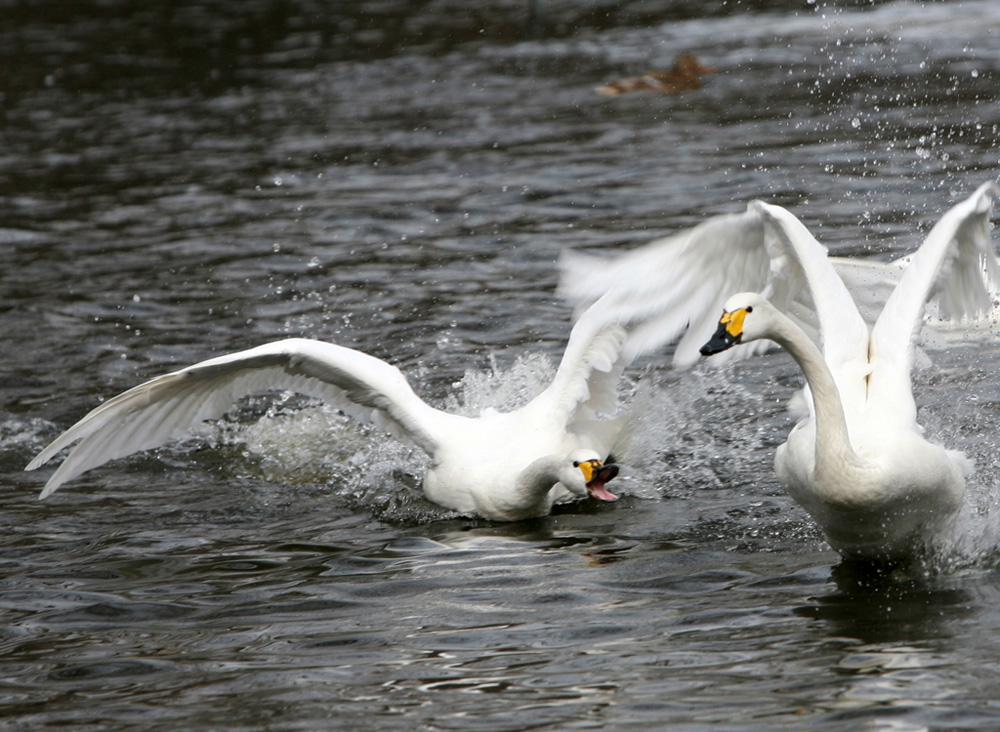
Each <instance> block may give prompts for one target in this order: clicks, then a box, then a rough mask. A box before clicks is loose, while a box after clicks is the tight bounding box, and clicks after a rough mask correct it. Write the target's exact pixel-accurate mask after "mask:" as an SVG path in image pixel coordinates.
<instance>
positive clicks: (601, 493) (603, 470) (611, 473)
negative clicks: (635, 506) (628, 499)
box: [580, 460, 618, 501]
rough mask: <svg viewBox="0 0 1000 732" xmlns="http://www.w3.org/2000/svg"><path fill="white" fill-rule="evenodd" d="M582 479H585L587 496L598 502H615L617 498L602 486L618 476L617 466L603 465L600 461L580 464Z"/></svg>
mask: <svg viewBox="0 0 1000 732" xmlns="http://www.w3.org/2000/svg"><path fill="white" fill-rule="evenodd" d="M580 469H581V470H583V474H584V477H586V478H587V495H589V496H590V497H591V498H594V499H597V500H598V501H617V500H618V496H616V495H615V494H614V493H612V492H611V491H609V490H608V489H607V488H605V487H604V486H605V485H606V484H607V483H608V482H610V481H611V480H612V479H614V477H615V476H616V475H618V466H617V465H605V464H604V463H602V462H601V461H600V460H590V461H588V462H585V463H582V464H581V465H580Z"/></svg>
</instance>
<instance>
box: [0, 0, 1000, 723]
mask: <svg viewBox="0 0 1000 732" xmlns="http://www.w3.org/2000/svg"><path fill="white" fill-rule="evenodd" d="M159 5H161V4H151V5H149V6H148V7H147V5H144V4H140V3H131V2H126V1H125V0H109V1H108V2H101V3H96V2H83V3H75V4H65V3H55V2H41V3H31V4H25V3H12V2H2V3H0V111H2V116H0V313H2V316H0V317H2V319H0V323H2V329H0V337H2V339H3V347H2V348H0V375H2V378H0V481H2V483H3V490H2V492H0V501H2V505H0V522H2V524H0V525H2V536H0V619H2V620H0V729H2V730H8V729H9V730H21V729H25V730H27V729H31V730H37V729H48V728H61V729H73V730H85V731H98V730H130V729H136V730H138V729H142V730H148V729H156V730H192V729H198V730H202V729H203V730H265V729H266V730H330V729H345V730H361V729H365V730H368V729H371V730H408V731H412V730H428V731H431V730H434V731H437V730H460V731H463V732H470V731H478V730H483V731H486V730H489V731H497V732H500V731H511V732H513V731H515V730H526V729H532V730H596V729H600V730H664V729H669V730H684V731H689V730H690V731H694V730H698V731H701V730H712V732H719V731H720V730H738V731H740V732H746V731H749V730H774V729H796V730H811V731H812V730H894V731H899V730H903V731H910V730H956V729H977V730H993V729H997V728H1000V696H998V683H997V678H998V673H1000V509H998V506H997V498H998V496H1000V480H998V478H997V468H998V466H1000V458H998V456H997V444H998V439H1000V438H998V435H1000V379H998V376H997V368H998V367H997V363H998V360H997V359H998V357H1000V346H998V344H997V343H996V342H994V341H991V340H990V339H985V340H979V341H977V342H972V343H964V342H962V341H960V340H956V342H955V343H954V344H952V345H950V346H949V347H948V348H947V349H943V350H939V351H936V352H934V353H932V354H931V355H932V358H933V360H934V367H933V368H931V369H928V370H925V371H921V372H919V373H918V374H917V375H916V377H915V382H916V389H917V398H918V406H919V409H920V417H921V421H922V423H923V424H924V425H925V426H926V427H927V431H928V434H929V435H930V436H931V437H933V438H934V439H937V440H940V441H942V442H944V443H946V444H947V445H948V446H950V447H955V448H959V449H963V450H966V451H967V453H968V454H969V455H970V456H971V457H972V458H973V459H974V460H975V462H976V464H977V472H976V473H975V475H974V476H973V478H972V480H971V483H970V487H969V495H968V500H967V506H966V507H965V508H964V509H963V511H962V512H961V514H960V516H959V517H958V518H957V519H956V520H955V522H954V525H953V526H952V527H950V530H949V532H948V533H947V535H946V536H944V537H943V538H941V539H940V540H939V541H937V542H935V544H934V545H933V546H932V547H931V549H930V550H929V552H928V555H927V557H925V558H924V561H923V562H922V563H921V564H920V565H919V566H918V567H916V568H914V569H913V570H911V571H909V572H907V573H894V574H889V575H884V574H879V573H876V572H874V571H872V570H870V569H865V568H863V567H856V566H851V565H846V564H844V563H841V562H840V561H839V558H838V556H837V555H836V554H835V553H834V552H832V551H831V550H830V549H829V547H828V546H827V545H826V544H825V542H824V541H823V538H822V536H821V534H820V533H819V532H818V531H817V529H816V528H815V526H814V525H813V524H812V522H811V521H810V520H809V518H808V517H807V516H806V515H805V513H804V512H803V511H802V510H801V509H799V508H798V507H797V506H796V504H794V502H792V501H791V500H790V499H789V498H788V497H787V496H786V495H785V494H784V493H783V491H782V490H781V488H780V487H779V486H778V484H777V482H776V480H775V477H774V474H773V469H772V466H771V461H772V458H773V453H774V448H775V447H776V446H777V445H778V444H780V443H781V442H782V441H783V439H784V436H785V435H786V434H787V431H788V429H789V427H790V425H791V422H790V420H789V418H788V416H787V415H786V414H785V411H784V408H785V401H786V399H787V398H788V397H790V396H791V394H792V392H793V390H794V389H795V388H796V387H797V386H798V385H799V384H800V383H801V377H800V374H799V372H798V370H797V369H796V368H795V367H794V364H793V363H792V362H791V359H790V358H789V357H788V356H787V355H786V354H783V353H780V352H778V353H772V354H769V355H766V356H764V357H761V358H759V359H756V360H754V361H752V362H749V363H745V364H742V365H739V366H737V367H735V368H733V369H732V370H729V371H722V372H720V371H717V370H713V369H711V368H706V367H704V366H700V367H699V368H697V369H695V370H694V371H692V372H689V373H684V374H678V373H674V372H673V371H671V370H670V369H669V367H668V366H667V364H668V362H669V353H668V352H664V353H663V354H659V355H657V356H656V357H654V358H650V359H648V360H646V361H645V362H643V363H641V364H638V365H637V367H636V368H635V369H634V370H633V371H632V372H631V373H630V374H629V384H628V385H626V386H627V387H628V388H627V389H626V391H627V392H628V395H627V396H628V397H629V399H630V400H631V401H630V403H631V405H632V406H631V416H630V422H629V430H628V434H629V436H630V439H629V441H628V443H627V444H626V445H625V446H623V448H622V451H621V454H620V455H619V456H618V457H619V459H620V461H621V462H622V463H623V465H624V466H625V471H624V472H623V475H622V476H621V477H620V478H619V479H618V480H617V481H616V483H615V484H613V486H612V487H613V488H616V490H618V491H620V492H621V493H622V494H623V498H622V499H621V500H620V501H619V502H617V503H616V504H601V505H596V504H590V503H583V504H574V505H572V506H568V507H565V508H561V509H559V510H558V511H557V512H556V514H555V515H553V516H551V517H549V518H546V519H543V520H536V521H531V522H524V523H516V524H509V525H503V524H493V523H489V522H485V521H478V520H472V519H467V518H462V517H456V516H454V515H451V514H449V513H448V512H447V511H444V510H442V509H440V508H437V507H435V506H433V505H431V504H429V503H427V502H426V501H424V500H423V499H422V498H421V497H420V492H419V480H420V475H421V473H422V470H423V468H424V467H425V465H426V460H425V458H423V457H422V456H421V455H419V454H417V453H416V452H414V451H413V450H411V449H409V448H406V447H403V446H401V445H399V444H397V443H395V442H393V441H392V440H391V439H390V438H388V437H386V436H383V435H382V434H381V433H379V432H378V431H377V430H365V429H358V428H356V427H355V426H354V425H353V424H352V423H350V422H348V421H347V420H346V419H345V418H343V417H341V416H340V415H338V414H337V413H335V412H333V411H331V410H329V409H326V408H324V407H322V406H321V405H317V404H314V403H311V402H308V401H305V400H301V399H298V398H289V397H287V396H281V397H275V396H274V395H270V396H267V395H265V396H261V397H260V398H254V399H252V400H250V401H249V402H248V403H247V404H245V405H243V406H241V407H240V408H239V409H238V410H236V411H235V412H234V413H233V414H232V415H230V416H229V417H228V418H227V419H225V420H223V421H222V422H220V423H218V424H216V425H209V426H206V427H204V428H203V429H201V430H200V431H199V432H198V434H196V435H193V436H192V437H191V438H190V439H186V440H183V441H180V442H176V443H173V444H171V445H169V446H167V447H165V448H163V449H160V450H157V451H155V452H152V453H148V454H141V455H137V456H133V457H131V458H128V459H124V460H120V461H115V462H112V463H111V464H109V465H107V466H104V467H103V468H100V469H96V470H93V471H91V472H89V473H87V474H85V475H84V476H82V477H81V478H80V479H78V480H76V481H74V482H72V483H71V484H69V485H67V486H65V487H63V488H62V489H61V490H60V491H59V492H58V493H57V494H55V495H54V496H53V497H52V498H50V499H47V500H46V501H38V500H37V494H38V492H39V491H40V489H41V486H42V484H43V483H44V480H45V478H46V476H47V475H49V474H50V472H49V470H48V469H46V470H43V471H39V472H38V473H24V472H22V468H23V466H24V465H25V464H26V463H27V462H28V461H29V460H30V459H31V457H32V456H34V454H35V453H37V451H38V450H40V449H41V448H42V447H43V446H44V445H45V444H47V443H48V442H49V441H50V440H51V439H53V438H54V437H55V436H56V435H58V434H59V433H60V432H61V431H62V430H63V429H65V428H67V427H68V426H70V425H71V424H72V423H73V422H74V421H75V420H76V419H78V418H79V417H81V416H82V415H83V414H84V413H86V412H87V411H88V410H90V409H91V408H93V407H94V406H96V405H97V404H99V403H100V401H101V400H103V399H106V398H108V397H110V396H113V395H114V394H116V393H118V392H120V391H123V390H125V389H127V388H129V387H130V386H133V385H135V384H137V383H139V382H140V381H142V380H144V379H147V378H150V377H153V376H156V375H159V374H161V373H164V372H166V371H169V370H173V369H175V368H178V367H181V366H184V365H188V364H190V363H194V362H196V361H198V360H201V359H204V358H208V357H211V356H214V355H219V354H223V353H227V352H231V351H235V350H239V349H242V348H246V347H250V346H253V345H258V344H260V343H263V342H267V341H270V340H275V339H278V338H282V337H286V336H289V335H301V336H308V337H316V338H323V339H327V340H332V341H336V342H338V343H341V344H344V345H347V346H352V347H356V348H360V349H362V350H364V351H366V352H368V353H371V354H373V355H375V356H378V357H381V358H384V359H387V360H390V361H392V362H393V363H395V364H397V365H399V366H400V367H401V368H402V369H403V370H404V372H405V373H406V374H407V375H408V377H409V378H410V379H411V381H412V383H413V384H414V387H415V389H416V391H417V392H418V393H419V394H421V395H422V396H424V397H425V398H426V399H427V400H428V401H430V402H432V403H434V404H437V405H441V406H451V407H453V408H456V409H470V410H471V409H475V408H478V407H479V406H482V405H497V406H501V407H509V406H511V405H513V404H515V403H518V402H519V401H520V400H523V398H524V396H525V395H526V394H530V393H531V392H532V390H534V389H537V388H538V385H539V384H540V383H543V382H544V379H545V378H546V377H547V376H548V375H550V374H551V370H552V364H553V362H554V360H555V359H557V358H558V357H559V355H560V354H561V351H562V348H563V346H564V344H565V339H566V337H567V335H568V332H569V322H570V317H571V313H570V309H569V308H568V307H567V305H566V304H565V303H563V302H561V301H560V300H559V299H558V298H557V297H556V296H555V285H556V282H557V279H558V273H557V270H556V267H555V262H556V260H557V258H558V256H559V253H560V251H562V250H563V249H565V248H567V247H575V248H587V249H596V250H612V249H616V248H617V249H619V250H622V251H625V250H628V249H629V248H632V247H634V246H637V245H639V244H642V243H644V242H646V241H649V240H650V239H652V238H654V237H657V236H661V235H664V234H666V233H669V232H671V231H674V230H676V229H678V228H681V227H686V226H690V225H692V224H695V223H697V222H699V221H701V220H703V219H704V217H706V216H709V215H714V214H718V213H723V212H732V211H739V210H741V209H742V208H743V207H744V206H745V204H746V202H748V201H749V200H752V199H754V198H763V199H766V200H768V201H771V202H775V203H779V204H782V205H784V206H787V207H788V208H789V209H790V210H791V211H792V212H794V213H795V214H796V215H798V216H799V217H800V218H801V219H802V220H803V221H804V222H805V223H806V224H807V225H808V226H809V227H810V228H811V229H812V231H813V232H814V233H815V234H816V235H817V237H818V238H819V239H820V240H821V241H822V242H823V243H825V244H827V245H828V246H829V247H830V249H831V251H833V252H835V253H837V254H842V255H850V256H859V257H870V258H878V259H888V258H891V257H894V256H898V255H900V254H902V253H905V252H908V251H911V250H912V249H913V248H914V247H915V246H916V245H917V244H918V243H919V242H920V241H921V240H922V237H923V235H924V234H926V232H927V230H928V229H929V228H930V226H932V225H933V223H934V222H935V221H937V219H938V218H939V217H940V216H941V214H942V213H944V211H945V210H947V208H949V207H950V206H951V205H953V204H954V203H956V202H957V201H959V200H961V199H962V198H964V197H965V196H966V195H968V194H969V193H971V191H972V190H973V189H974V188H975V187H976V186H977V185H979V184H980V183H981V182H983V181H985V180H990V179H996V178H998V176H1000V147H998V145H997V141H998V125H1000V5H997V4H996V3H995V2H993V1H992V0H982V1H981V2H935V3H929V2H928V3H918V2H878V3H874V4H872V3H863V2H856V3H843V4H840V6H839V7H838V6H834V5H832V4H830V3H825V2H822V1H821V0H817V1H816V2H809V1H807V2H773V3H753V2H745V3H741V2H667V1H666V0H662V1H660V2H652V1H651V2H639V0H634V1H633V2H622V3H608V2H601V1H599V0H593V1H588V2H584V1H583V0H580V1H578V2H568V1H565V0H560V1H556V0H540V1H539V3H538V15H537V17H536V18H535V19H534V20H532V19H530V18H529V17H528V8H529V3H527V2H521V0H518V1H517V2H515V1H514V0H509V1H506V2H504V1H500V0H498V1H497V2H493V3H486V4H478V5H475V4H474V5H475V7H474V8H472V9H470V8H469V6H468V4H467V3H458V2H454V1H453V0H436V1H435V2H403V0H395V1H392V0H390V1H389V2H375V1H374V0H370V1H369V0H359V1H358V2H353V3H332V4H331V3H321V2H318V1H317V0H313V1H310V0H285V1H283V2H278V1H277V0H275V1H273V2H270V1H266V0H254V1H247V2H241V3H228V4H226V3H211V2H207V1H205V0H200V1H199V0H189V1H187V2H182V3H170V4H162V5H163V6H164V7H163V8H160V7H159ZM681 51H693V52H694V53H696V54H697V55H698V57H699V58H700V59H701V60H702V61H703V62H704V63H706V64H709V65H712V66H715V67H716V68H717V73H715V74H714V75H711V76H707V77H706V78H705V84H704V86H703V87H702V88H701V89H699V90H697V91H693V92H689V93H687V94H684V95H679V96H662V95H651V94H640V93H636V94H631V95H622V96H619V97H614V98H608V97H604V96H601V95H599V94H597V93H596V92H595V91H594V88H595V87H596V86H598V85H600V84H602V83H604V82H606V81H608V80H610V79H613V78H616V77H621V76H630V75H634V74H638V73H642V72H643V71H645V70H647V69H649V68H665V67H668V66H670V65H671V64H672V62H673V59H674V57H675V56H676V55H677V53H679V52H681ZM525 354H530V355H528V356H527V357H524V355H525ZM637 383H638V384H639V386H637V387H635V388H634V389H633V388H632V387H633V386H634V385H635V384H637ZM633 392H634V393H633Z"/></svg>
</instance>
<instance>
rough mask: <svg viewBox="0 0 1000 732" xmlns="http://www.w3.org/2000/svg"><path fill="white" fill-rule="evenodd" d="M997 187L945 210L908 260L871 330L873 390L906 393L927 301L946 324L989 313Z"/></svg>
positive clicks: (999, 273)
mask: <svg viewBox="0 0 1000 732" xmlns="http://www.w3.org/2000/svg"><path fill="white" fill-rule="evenodd" d="M998 196H1000V186H998V185H997V184H996V183H993V182H990V183H984V184H983V185H981V186H980V187H979V188H978V189H977V190H976V192H975V193H973V194H972V195H971V196H969V197H968V198H967V199H965V200H964V201H962V202H961V203H959V204H958V205H956V206H954V207H953V208H952V209H951V210H949V211H948V212H947V213H946V214H945V215H944V216H942V217H941V220H940V221H938V223H937V224H935V226H934V228H932V229H931V231H930V233H929V234H928V235H927V239H926V240H925V241H924V243H923V244H922V245H921V246H920V248H919V249H918V250H917V251H916V252H915V253H914V254H913V255H912V256H910V257H905V258H904V260H903V262H904V263H905V269H904V270H903V274H902V275H901V276H900V278H899V284H898V285H897V287H896V289H895V291H894V292H893V293H892V295H891V296H890V297H889V300H888V302H886V305H885V308H884V309H883V311H882V314H881V315H880V316H879V318H878V320H877V321H876V323H875V327H874V328H873V329H872V344H871V360H872V363H873V365H874V366H875V370H874V371H873V373H872V388H876V387H877V388H879V389H881V390H887V389H890V388H892V385H893V384H895V385H897V386H898V387H899V388H901V389H902V388H905V389H906V391H907V393H909V391H910V369H911V366H912V363H913V352H914V348H915V346H916V343H917V340H918V338H919V336H920V330H921V327H922V325H923V323H924V317H923V316H924V310H925V307H926V305H927V302H928V300H930V299H932V298H935V297H936V299H937V303H938V305H939V307H940V311H941V315H942V316H944V317H946V318H961V317H972V316H975V315H977V314H980V313H983V312H988V311H990V310H991V308H992V306H993V303H992V295H991V286H992V288H994V291H995V287H996V284H997V283H998V282H1000V263H998V262H997V258H996V255H995V254H994V253H993V247H992V241H991V239H990V233H989V226H990V216H991V214H992V211H993V203H994V201H995V200H996V199H997V197H998Z"/></svg>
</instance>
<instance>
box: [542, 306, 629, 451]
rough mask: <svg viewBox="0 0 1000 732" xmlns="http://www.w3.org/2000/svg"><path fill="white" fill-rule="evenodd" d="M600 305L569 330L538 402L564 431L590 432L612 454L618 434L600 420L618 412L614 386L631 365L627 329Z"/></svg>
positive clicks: (615, 428) (616, 394)
mask: <svg viewBox="0 0 1000 732" xmlns="http://www.w3.org/2000/svg"><path fill="white" fill-rule="evenodd" d="M599 303H601V304H598V305H594V306H592V307H590V308H589V309H587V310H586V311H585V312H584V313H583V315H581V316H580V318H579V319H578V320H577V322H576V324H575V325H574V326H573V330H572V331H571V332H570V336H569V342H568V343H567V344H566V351H565V352H564V353H563V357H562V360H561V361H560V362H559V368H558V369H557V371H556V375H555V378H554V379H553V380H552V383H551V384H550V385H549V386H548V388H547V389H546V390H545V391H544V392H543V393H542V394H540V395H539V397H538V399H539V400H541V404H542V405H543V407H544V408H546V409H551V410H552V411H553V415H552V416H554V417H556V419H558V420H560V421H562V422H564V423H565V424H566V426H567V428H568V431H570V432H577V431H583V432H588V433H590V434H592V435H593V436H594V437H595V439H597V441H598V442H600V443H602V444H605V445H606V447H607V448H608V449H610V447H611V443H612V442H613V441H614V437H615V435H616V434H617V432H618V429H619V428H618V426H616V425H614V424H612V423H611V422H610V421H608V420H606V419H600V418H601V417H604V418H606V417H608V416H610V415H612V414H614V412H615V410H616V409H617V407H618V383H619V381H620V380H621V375H622V372H623V371H624V369H625V367H626V366H627V365H628V363H629V360H630V359H629V358H628V356H627V355H626V354H625V352H624V350H625V343H626V332H625V329H624V328H623V327H622V326H620V325H618V324H617V323H616V322H614V321H613V320H609V319H608V318H607V316H606V314H605V312H604V311H603V310H602V307H601V306H602V305H603V303H602V302H601V301H599ZM601 425H606V429H604V428H602V426H601Z"/></svg>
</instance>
